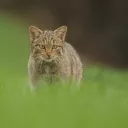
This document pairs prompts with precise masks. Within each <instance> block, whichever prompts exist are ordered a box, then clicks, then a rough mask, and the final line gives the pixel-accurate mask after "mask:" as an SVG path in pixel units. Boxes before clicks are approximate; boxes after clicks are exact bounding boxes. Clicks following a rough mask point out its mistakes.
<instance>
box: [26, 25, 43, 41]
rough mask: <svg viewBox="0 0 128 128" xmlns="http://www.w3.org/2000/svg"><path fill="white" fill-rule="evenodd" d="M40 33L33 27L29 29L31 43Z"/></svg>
mask: <svg viewBox="0 0 128 128" xmlns="http://www.w3.org/2000/svg"><path fill="white" fill-rule="evenodd" d="M41 33H42V31H41V30H40V29H38V28H37V27H35V26H30V27H29V34H30V40H31V41H33V40H35V39H36V38H38V37H39V36H40V34H41Z"/></svg>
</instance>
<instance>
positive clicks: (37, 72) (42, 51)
mask: <svg viewBox="0 0 128 128" xmlns="http://www.w3.org/2000/svg"><path fill="white" fill-rule="evenodd" d="M66 33H67V27H66V26H61V27H59V28H58V29H56V30H54V31H51V30H45V31H42V30H40V29H39V28H37V27H35V26H30V27H29V34H30V55H29V60H28V76H29V82H30V85H31V87H32V88H35V87H36V85H37V83H38V81H39V80H41V79H45V80H46V81H47V82H48V83H52V82H53V81H58V80H60V81H63V82H64V81H70V80H71V82H72V83H75V84H78V85H79V84H80V81H81V79H82V73H83V68H82V62H81V60H80V57H79V55H78V53H77V52H76V51H75V49H74V48H73V47H72V46H71V45H70V44H69V43H66V42H65V36H66ZM69 79H70V80H69ZM42 84H43V83H42Z"/></svg>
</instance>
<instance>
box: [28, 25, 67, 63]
mask: <svg viewBox="0 0 128 128" xmlns="http://www.w3.org/2000/svg"><path fill="white" fill-rule="evenodd" d="M66 32H67V27H66V26H62V27H60V28H58V29H56V30H55V31H47V30H46V31H41V30H39V29H38V28H36V27H34V26H31V27H30V28H29V33H30V40H31V52H32V54H33V56H34V57H35V58H38V59H41V60H43V61H46V62H51V61H53V60H55V59H57V58H58V57H59V56H61V55H62V54H63V45H64V42H65V35H66Z"/></svg>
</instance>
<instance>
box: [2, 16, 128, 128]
mask: <svg viewBox="0 0 128 128" xmlns="http://www.w3.org/2000/svg"><path fill="white" fill-rule="evenodd" d="M26 26H27V25H23V24H18V23H16V22H14V21H12V20H10V19H8V18H6V17H2V16H1V17H0V128H128V72H121V71H115V70H112V69H111V70H110V69H105V68H102V67H96V66H95V67H94V66H93V67H92V66H91V67H85V70H84V80H83V84H82V86H81V88H79V89H78V88H77V87H73V86H72V87H67V86H60V85H54V86H45V87H42V88H41V89H40V90H38V92H37V93H36V94H35V93H34V94H33V93H31V92H30V90H29V87H28V84H27V58H28V44H29V38H28V28H27V27H26Z"/></svg>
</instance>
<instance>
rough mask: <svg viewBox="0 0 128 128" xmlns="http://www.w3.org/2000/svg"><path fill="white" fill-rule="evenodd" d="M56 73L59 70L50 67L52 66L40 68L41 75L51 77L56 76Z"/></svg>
mask: <svg viewBox="0 0 128 128" xmlns="http://www.w3.org/2000/svg"><path fill="white" fill-rule="evenodd" d="M58 72H59V69H58V68H57V67H56V66H52V65H42V66H41V74H42V75H53V74H57V73H58Z"/></svg>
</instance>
